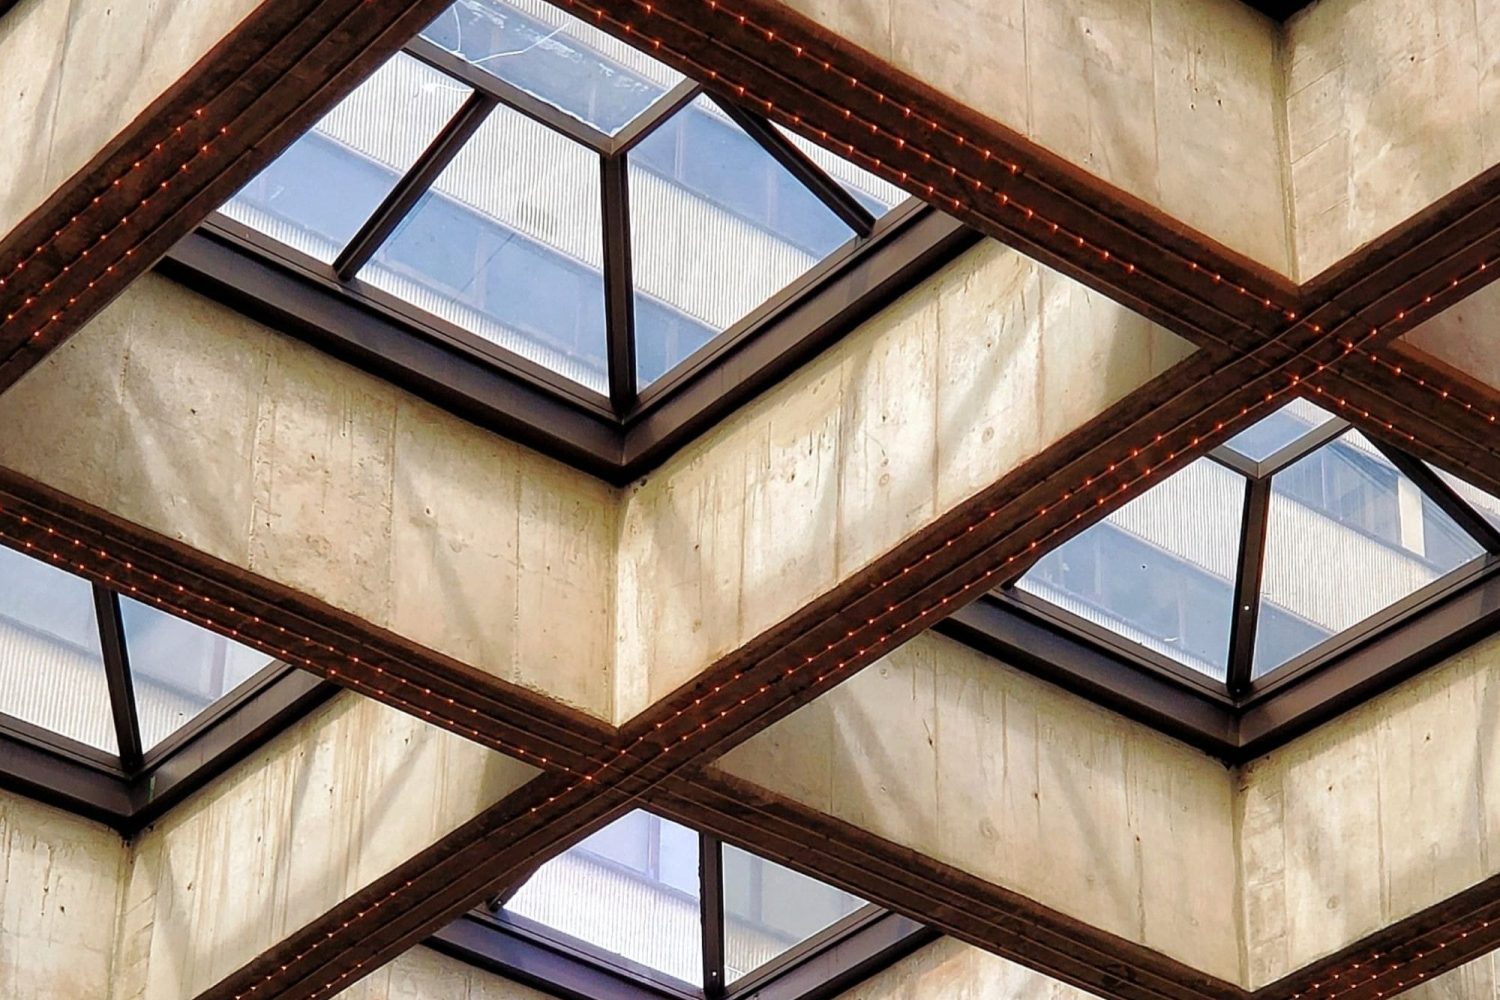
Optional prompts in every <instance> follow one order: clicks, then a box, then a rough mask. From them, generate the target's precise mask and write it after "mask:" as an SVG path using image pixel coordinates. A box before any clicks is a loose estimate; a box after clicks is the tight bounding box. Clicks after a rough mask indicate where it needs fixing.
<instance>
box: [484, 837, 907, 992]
mask: <svg viewBox="0 0 1500 1000" xmlns="http://www.w3.org/2000/svg"><path fill="white" fill-rule="evenodd" d="M705 862H707V863H706V864H705ZM492 908H493V909H495V911H496V915H497V918H498V919H500V920H501V921H502V922H506V923H507V924H517V925H519V926H521V927H522V928H525V929H530V930H532V931H536V932H540V933H542V934H543V935H544V936H547V937H551V938H553V939H554V940H556V941H558V942H559V943H561V944H563V945H566V946H569V947H570V948H572V949H573V950H575V951H577V952H580V953H582V954H584V955H586V956H588V957H589V958H590V959H591V960H593V961H595V962H598V963H602V964H604V965H608V966H611V967H614V968H616V969H619V970H623V971H624V972H626V973H628V974H631V975H633V976H636V977H638V978H641V979H644V980H646V981H649V982H654V983H656V984H657V985H659V986H664V987H665V988H666V989H668V990H676V991H678V992H686V993H689V994H691V995H698V996H702V995H705V993H706V994H708V995H711V996H722V995H723V991H724V989H725V988H730V989H732V988H733V987H734V986H735V984H736V983H737V982H740V981H742V980H744V979H745V978H746V977H747V976H753V975H754V974H756V973H757V972H758V971H760V970H763V969H765V968H766V967H767V966H768V965H769V964H771V963H774V962H778V961H779V960H783V959H786V958H787V957H788V956H789V955H792V954H794V953H797V952H798V951H799V950H805V949H806V947H807V946H808V944H809V942H810V941H812V940H813V939H815V938H818V937H819V936H820V935H822V934H823V933H824V932H826V931H828V929H829V928H831V927H836V926H841V925H843V924H846V923H850V922H851V921H853V920H854V919H855V918H856V916H857V915H869V914H871V913H873V912H878V911H876V909H875V908H874V907H871V906H870V905H869V904H867V903H866V902H865V901H864V900H862V899H859V898H858V897H856V896H852V895H850V894H849V893H846V892H843V891H842V890H839V889H836V888H834V887H832V886H829V885H825V884H823V883H822V882H819V881H817V880H816V879H812V878H808V877H807V876H805V875H801V874H799V873H797V872H793V871H791V870H790V869H787V868H784V867H782V866H780V865H778V864H775V863H774V862H771V861H767V860H766V859H764V858H760V857H757V856H755V855H753V854H749V853H747V852H745V851H741V850H739V849H737V848H734V847H731V846H728V845H723V844H720V843H719V842H718V841H717V840H715V839H713V838H710V837H706V836H703V835H701V834H699V833H697V832H696V831H694V830H691V829H689V828H687V827H685V826H681V825H680V824H677V823H673V822H671V821H670V820H667V819H663V818H661V817H659V816H656V815H654V814H652V813H648V812H644V811H640V810H637V811H635V812H632V813H629V814H628V815H626V816H624V817H622V818H620V819H618V820H616V821H615V822H614V823H612V824H610V825H609V826H607V827H605V828H604V829H603V830H600V831H599V832H598V833H595V834H594V835H593V836H591V837H589V838H587V839H586V840H584V841H582V842H581V843H579V844H578V845H576V846H575V847H573V848H571V849H569V850H568V851H566V852H564V853H563V854H561V855H558V856H557V857H556V858H553V859H552V860H551V861H548V862H547V863H546V864H544V865H542V866H541V867H540V868H539V869H537V871H536V872H535V873H534V874H533V875H532V876H531V877H530V878H529V879H528V880H527V881H526V882H525V884H524V885H522V886H521V887H520V889H519V890H517V891H516V892H515V893H514V894H513V895H511V896H510V897H509V898H506V899H504V900H502V901H497V903H496V904H494V906H493V907H492ZM717 956H722V958H718V957H717ZM705 984H707V986H705Z"/></svg>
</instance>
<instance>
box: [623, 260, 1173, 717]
mask: <svg viewBox="0 0 1500 1000" xmlns="http://www.w3.org/2000/svg"><path fill="white" fill-rule="evenodd" d="M1190 353H1191V347H1190V345H1188V344H1187V342H1186V341H1183V340H1181V339H1180V338H1178V337H1176V336H1174V335H1172V334H1171V333H1169V332H1167V331H1166V330H1164V329H1162V328H1161V327H1159V326H1156V325H1155V324H1153V323H1151V322H1150V321H1148V320H1146V319H1145V318H1144V317H1141V316H1140V315H1138V314H1136V313H1133V312H1131V311H1129V310H1127V309H1125V308H1123V307H1121V306H1119V305H1118V304H1116V303H1115V302H1113V301H1111V300H1110V299H1108V298H1106V297H1104V296H1102V295H1099V294H1097V293H1094V292H1092V291H1089V290H1087V289H1086V288H1084V287H1083V286H1082V285H1080V284H1078V283H1077V282H1074V281H1072V280H1071V279H1069V278H1066V277H1064V276H1062V275H1060V274H1058V273H1056V272H1054V271H1051V270H1049V269H1047V268H1045V267H1042V266H1041V265H1039V264H1036V263H1035V262H1033V261H1031V260H1030V259H1029V258H1027V257H1025V256H1023V255H1021V254H1019V253H1017V252H1015V251H1013V250H1010V249H1008V248H1006V247H1003V246H1001V245H1000V244H998V243H992V242H986V243H983V244H981V245H980V246H978V247H976V248H975V249H973V250H972V251H970V252H969V253H967V254H966V255H964V256H963V257H961V258H959V259H958V260H957V261H955V262H953V263H952V264H951V265H949V266H948V267H947V268H946V269H944V270H943V271H942V272H940V273H939V274H937V275H935V276H934V277H933V278H931V279H929V280H928V281H927V282H925V283H924V284H923V285H922V286H920V287H919V288H917V289H915V290H913V291H911V292H910V293H908V294H907V295H906V296H904V297H903V298H902V299H900V300H899V301H897V302H896V303H895V304H894V305H892V306H890V307H889V308H887V309H886V310H885V311H883V312H882V313H880V314H879V315H878V316H876V317H875V318H873V319H871V320H870V321H868V322H866V323H865V324H864V325H863V326H861V327H860V328H859V329H858V330H856V331H855V332H853V333H851V334H849V335H848V336H846V337H845V338H844V339H843V340H841V341H839V343H838V344H837V345H835V346H834V347H833V348H831V349H829V350H828V351H825V352H824V353H823V354H822V355H820V356H819V357H817V358H815V359H814V360H812V361H810V362H809V363H808V364H806V365H804V366H803V367H802V368H801V369H800V370H799V371H797V372H796V373H794V374H793V375H791V376H790V377H789V378H787V379H786V380H784V381H783V382H782V383H780V384H779V385H777V386H776V387H774V388H773V389H771V390H769V391H767V392H766V393H765V394H763V395H762V396H761V397H759V398H758V399H756V400H755V401H754V402H752V403H751V404H749V405H747V406H745V407H743V408H742V409H741V410H739V411H737V412H736V413H735V414H733V415H732V416H730V417H728V418H727V419H725V420H724V421H723V422H722V423H720V424H719V425H718V426H717V427H715V428H714V429H713V430H712V431H710V432H709V433H708V434H706V435H705V436H704V437H703V438H701V439H699V440H698V441H695V442H694V443H693V444H691V445H690V446H688V447H687V448H685V449H683V451H682V452H681V453H679V454H678V455H676V456H675V457H674V458H673V459H672V460H671V461H669V462H668V463H667V464H666V465H664V466H663V467H662V468H661V469H659V470H657V471H656V472H655V473H653V474H651V475H648V476H646V477H645V479H644V480H642V481H641V482H640V483H638V484H636V485H635V486H633V487H632V488H631V489H630V490H629V491H628V492H627V494H626V498H625V510H624V512H623V514H622V516H621V542H620V554H619V563H618V565H619V572H620V581H619V584H618V586H617V588H616V591H617V594H618V596H619V601H620V605H619V611H618V628H619V643H620V645H619V660H618V664H617V677H618V679H617V684H618V688H617V694H616V716H617V720H619V721H624V720H626V719H629V718H630V717H632V716H634V715H635V714H636V713H637V712H639V711H640V710H641V709H644V708H646V707H647V706H648V705H649V704H651V703H652V702H654V701H656V700H657V699H659V698H661V697H662V696H664V695H666V694H667V693H669V692H670V691H672V690H673V689H674V688H676V687H678V686H679V685H681V684H683V683H685V682H687V681H689V680H691V679H692V678H693V677H694V676H696V675H697V674H698V673H699V672H701V671H702V670H703V669H704V667H705V666H706V665H708V664H709V663H711V662H712V661H714V660H715V659H717V658H718V657H719V656H722V655H724V654H725V653H728V652H729V651H731V650H733V649H736V648H738V647H739V646H740V645H742V644H743V643H744V642H746V641H747V640H748V639H750V638H751V637H753V636H755V635H757V634H759V633H761V632H762V631H764V630H765V629H767V628H768V627H770V626H772V625H774V624H776V623H777V622H779V621H781V620H782V619H784V618H785V617H786V616H788V615H790V614H792V613H793V612H795V611H796V610H797V609H798V608H800V607H802V606H803V605H805V604H806V603H808V602H809V601H811V600H812V599H813V598H815V597H817V596H818V595H820V594H823V593H826V592H827V591H829V590H831V589H833V587H834V586H835V585H836V584H837V583H838V582H839V581H841V580H843V579H846V578H847V577H848V576H849V575H850V574H852V573H854V572H855V571H857V570H859V569H860V568H861V567H863V566H865V565H867V564H868V563H870V562H871V561H873V560H874V559H875V558H877V557H878V556H880V555H882V554H884V553H885V552H887V551H889V550H890V549H891V548H892V547H894V546H895V545H896V544H897V543H899V542H900V541H901V540H902V539H904V538H906V537H908V536H909V535H911V534H913V533H914V532H916V531H917V530H918V529H920V528H922V527H924V526H926V525H927V524H930V523H931V522H932V521H934V520H935V519H937V518H938V517H939V516H941V515H942V514H944V513H946V512H948V511H950V510H952V509H953V508H954V507H956V506H957V505H958V504H960V503H961V502H962V501H964V500H966V499H968V498H969V497H971V496H973V495H974V494H976V493H978V492H979V491H980V490H982V489H984V488H985V487H988V486H990V485H992V484H993V483H995V482H998V481H999V480H1000V479H1001V478H1002V477H1003V476H1004V475H1005V474H1006V473H1007V472H1009V471H1010V470H1012V469H1014V468H1015V467H1016V466H1018V465H1019V464H1020V463H1022V462H1024V461H1025V460H1026V459H1028V458H1031V457H1032V456H1034V455H1036V454H1038V453H1039V452H1041V451H1043V450H1044V449H1045V448H1046V447H1047V446H1049V445H1051V444H1052V443H1054V442H1056V441H1057V440H1058V439H1060V438H1061V437H1063V436H1064V435H1065V434H1067V433H1068V432H1070V431H1072V430H1074V429H1076V428H1078V427H1080V426H1082V425H1083V424H1085V423H1086V422H1087V421H1089V420H1090V419H1092V418H1094V417H1096V416H1098V415H1099V414H1100V413H1102V412H1103V411H1104V410H1105V409H1106V408H1108V407H1109V406H1110V405H1112V404H1114V403H1116V402H1117V401H1119V400H1120V399H1121V398H1123V397H1124V396H1125V395H1127V394H1128V393H1130V392H1131V391H1133V390H1135V389H1137V388H1139V387H1140V386H1142V385H1143V384H1145V383H1146V382H1147V381H1149V380H1150V379H1151V378H1153V377H1154V376H1156V375H1158V374H1160V373H1161V372H1163V371H1165V370H1167V369H1168V368H1170V367H1171V366H1172V365H1173V364H1175V363H1177V362H1178V361H1181V360H1182V359H1184V358H1186V357H1187V356H1188V354H1190Z"/></svg>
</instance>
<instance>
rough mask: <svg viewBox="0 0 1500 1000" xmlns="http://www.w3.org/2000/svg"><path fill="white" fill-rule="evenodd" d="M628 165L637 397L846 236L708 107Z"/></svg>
mask: <svg viewBox="0 0 1500 1000" xmlns="http://www.w3.org/2000/svg"><path fill="white" fill-rule="evenodd" d="M628 162H629V170H630V235H631V269H632V277H633V279H634V281H635V299H634V301H635V335H636V371H637V376H638V381H639V384H640V385H641V386H643V387H644V386H646V385H649V384H650V383H652V382H654V381H655V380H656V379H658V378H660V377H661V376H662V375H663V374H665V373H666V372H667V371H669V370H670V369H672V368H674V367H675V366H676V365H677V364H678V363H679V362H681V361H682V360H684V359H685V358H687V357H688V356H689V355H691V354H692V353H693V352H694V351H696V350H698V349H699V348H700V347H702V346H703V345H704V344H706V343H708V342H709V341H710V340H712V339H713V338H714V337H716V336H718V335H719V334H720V333H722V332H723V331H724V330H727V329H728V328H729V327H731V326H733V325H734V324H736V323H738V322H740V321H741V320H743V319H744V318H745V317H746V316H748V315H750V314H751V313H753V312H754V311H756V310H757V309H759V308H760V307H761V306H763V305H765V303H766V301H767V300H768V299H770V298H772V297H773V296H774V295H776V293H777V292H779V291H781V290H782V289H783V288H785V287H786V286H787V285H789V284H790V283H792V282H793V281H795V280H796V279H797V278H799V277H800V276H802V275H803V274H804V273H806V272H807V271H808V270H809V269H810V268H812V267H814V266H815V265H817V264H818V263H819V262H820V261H822V260H823V259H824V258H825V257H827V256H828V255H829V254H831V253H833V251H835V250H837V249H838V248H839V247H840V246H842V245H843V244H844V243H845V242H846V241H847V240H849V239H850V238H851V237H852V236H853V235H854V233H853V230H851V229H849V227H847V226H846V225H844V223H843V222H842V221H841V220H840V219H839V218H838V216H836V215H835V214H834V213H833V212H832V210H830V209H829V208H828V206H826V205H824V204H823V203H822V202H821V201H819V200H818V198H817V196H816V195H814V194H813V193H812V192H811V191H809V190H808V189H807V188H806V187H804V186H803V185H802V183H801V182H800V181H798V180H797V179H796V178H795V177H793V176H792V174H791V173H790V172H789V171H787V169H786V168H785V167H783V166H782V165H781V164H780V163H778V162H777V161H776V159H775V158H774V157H773V156H771V154H770V153H768V152H766V151H765V149H763V148H762V147H761V146H760V145H759V144H758V143H757V142H756V141H755V140H754V139H752V138H750V136H748V135H747V134H745V132H744V131H742V130H741V129H740V128H739V126H737V125H735V124H734V123H733V122H732V121H730V120H729V118H728V116H726V115H725V114H724V113H723V112H722V111H721V110H720V109H719V108H718V106H717V105H715V104H714V103H713V102H712V101H711V100H709V99H708V98H707V97H701V96H700V97H698V98H697V99H695V100H694V101H693V102H692V103H691V104H689V105H688V106H687V107H685V108H683V109H682V110H680V111H679V112H677V113H676V114H675V115H673V116H672V117H671V118H669V119H668V120H667V121H666V122H664V123H662V125H660V126H659V127H658V128H657V129H656V131H654V132H652V133H651V135H649V136H648V137H647V138H646V139H645V140H643V141H642V142H641V144H640V145H639V146H637V147H636V148H635V149H633V150H631V151H630V153H629V157H628Z"/></svg>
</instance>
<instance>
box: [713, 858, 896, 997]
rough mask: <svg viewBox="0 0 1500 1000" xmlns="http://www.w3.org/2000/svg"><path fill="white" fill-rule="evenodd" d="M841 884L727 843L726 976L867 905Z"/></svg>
mask: <svg viewBox="0 0 1500 1000" xmlns="http://www.w3.org/2000/svg"><path fill="white" fill-rule="evenodd" d="M866 905H868V904H866V902H865V901H864V900H863V899H860V898H859V897H858V896H853V895H850V894H849V893H847V892H844V891H843V890H842V889H835V888H834V887H833V886H831V885H825V884H823V883H822V882H819V881H817V880H816V879H811V878H808V877H807V876H806V875H801V874H798V873H797V872H794V871H792V870H791V869H790V868H783V867H782V866H781V865H778V864H776V863H774V862H771V861H767V860H765V859H764V858H758V857H756V856H755V855H753V854H747V853H746V852H744V851H741V850H739V849H738V848H734V847H730V846H729V845H727V844H726V845H725V846H724V972H725V976H724V978H725V979H726V980H727V981H728V982H730V983H733V982H734V981H735V980H737V979H739V978H740V977H741V976H745V975H748V974H749V973H751V972H754V971H755V970H756V969H758V968H760V967H761V966H762V965H765V964H766V963H767V962H769V961H771V960H772V959H775V958H777V957H779V956H780V955H782V954H783V953H785V952H787V951H788V950H790V949H792V948H794V947H796V946H797V945H799V944H801V943H802V942H803V941H806V940H807V939H808V938H810V937H812V936H813V935H814V934H816V933H818V932H819V931H821V930H823V929H824V928H825V927H828V926H830V925H832V924H835V923H837V922H838V921H840V920H842V919H844V918H845V917H847V916H849V915H850V914H851V913H855V912H857V911H859V910H861V909H863V908H864V907H865V906H866Z"/></svg>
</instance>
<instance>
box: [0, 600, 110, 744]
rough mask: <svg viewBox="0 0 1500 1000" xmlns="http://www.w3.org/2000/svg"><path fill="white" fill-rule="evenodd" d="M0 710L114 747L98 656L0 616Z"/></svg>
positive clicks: (105, 690)
mask: <svg viewBox="0 0 1500 1000" xmlns="http://www.w3.org/2000/svg"><path fill="white" fill-rule="evenodd" d="M0 712H3V713H5V714H6V715H13V716H15V717H16V718H18V719H21V720H23V721H25V722H29V723H31V724H32V725H36V726H41V727H42V728H43V729H50V730H52V731H53V732H56V733H61V734H62V735H63V736H66V737H68V738H69V739H74V740H78V741H79V742H80V743H87V744H88V745H89V746H92V747H97V748H98V749H100V750H104V751H106V752H108V753H117V752H118V750H117V749H116V743H115V728H114V718H113V716H112V715H111V714H110V706H109V684H108V682H107V681H106V680H105V677H104V661H103V660H101V659H100V658H99V656H98V654H97V653H94V652H92V651H89V650H85V649H82V648H80V647H78V646H74V645H72V644H71V643H65V642H62V641H60V640H58V639H57V638H55V637H53V636H50V635H45V634H43V633H41V632H38V631H35V630H33V629H29V628H26V627H25V626H24V625H20V624H18V623H16V622H14V621H11V620H9V619H6V618H0Z"/></svg>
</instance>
